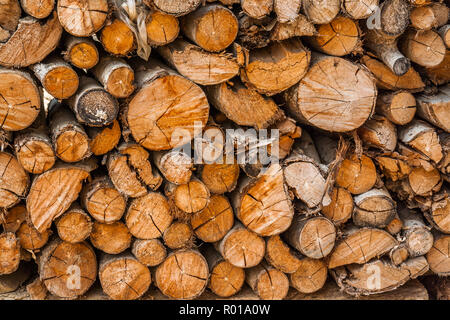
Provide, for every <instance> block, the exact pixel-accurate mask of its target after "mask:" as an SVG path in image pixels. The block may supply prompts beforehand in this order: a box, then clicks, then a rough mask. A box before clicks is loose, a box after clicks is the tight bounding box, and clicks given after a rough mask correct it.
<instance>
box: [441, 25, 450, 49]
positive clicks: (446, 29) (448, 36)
mask: <svg viewBox="0 0 450 320" xmlns="http://www.w3.org/2000/svg"><path fill="white" fill-rule="evenodd" d="M439 35H440V36H441V37H442V40H444V43H445V46H446V47H447V48H450V24H446V25H445V26H442V27H440V28H439Z"/></svg>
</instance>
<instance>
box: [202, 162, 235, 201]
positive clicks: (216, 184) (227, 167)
mask: <svg viewBox="0 0 450 320" xmlns="http://www.w3.org/2000/svg"><path fill="white" fill-rule="evenodd" d="M222 162H223V163H211V164H204V165H203V166H201V169H200V175H199V178H200V179H201V180H202V181H203V183H204V184H205V185H206V187H207V188H208V189H209V191H211V193H216V194H223V193H225V192H232V191H233V190H234V188H235V187H236V185H237V182H238V178H239V172H240V170H239V165H238V164H237V163H230V164H227V163H226V160H225V159H224V160H223V161H222Z"/></svg>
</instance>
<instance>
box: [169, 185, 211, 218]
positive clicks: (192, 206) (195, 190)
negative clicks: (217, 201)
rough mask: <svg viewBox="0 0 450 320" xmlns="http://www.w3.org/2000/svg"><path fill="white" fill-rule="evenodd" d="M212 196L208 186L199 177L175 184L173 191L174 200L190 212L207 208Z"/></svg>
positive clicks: (178, 206)
mask: <svg viewBox="0 0 450 320" xmlns="http://www.w3.org/2000/svg"><path fill="white" fill-rule="evenodd" d="M210 197H211V195H210V192H209V190H208V188H207V187H206V186H205V184H204V183H203V182H201V181H200V180H198V179H192V180H191V181H189V182H188V183H187V184H182V185H179V186H175V190H174V192H173V200H174V203H175V205H176V206H177V208H178V209H180V210H182V211H183V212H185V213H188V214H192V213H196V212H199V211H201V210H203V209H205V208H206V206H207V205H208V203H209V199H210Z"/></svg>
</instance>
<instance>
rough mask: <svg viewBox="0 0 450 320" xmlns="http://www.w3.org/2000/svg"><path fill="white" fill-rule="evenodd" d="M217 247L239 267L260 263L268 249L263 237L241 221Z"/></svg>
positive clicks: (217, 243)
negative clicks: (247, 227)
mask: <svg viewBox="0 0 450 320" xmlns="http://www.w3.org/2000/svg"><path fill="white" fill-rule="evenodd" d="M215 247H216V250H217V251H219V252H220V254H221V255H222V257H223V258H224V259H225V260H226V261H228V262H229V263H231V264H232V265H233V266H236V267H239V268H251V267H254V266H256V265H258V264H259V263H260V262H261V261H262V259H263V258H264V253H265V250H266V244H265V242H264V240H263V238H261V237H259V236H258V235H257V234H256V233H254V232H251V231H249V230H248V229H246V228H245V227H244V226H243V225H242V224H241V223H239V222H237V223H235V225H234V227H233V228H231V230H230V231H228V233H227V234H226V235H225V237H223V238H222V240H221V241H219V242H216V243H215Z"/></svg>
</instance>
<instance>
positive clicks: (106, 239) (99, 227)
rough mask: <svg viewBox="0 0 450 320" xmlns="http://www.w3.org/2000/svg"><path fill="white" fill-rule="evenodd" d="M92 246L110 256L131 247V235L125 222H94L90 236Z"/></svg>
mask: <svg viewBox="0 0 450 320" xmlns="http://www.w3.org/2000/svg"><path fill="white" fill-rule="evenodd" d="M89 239H90V240H91V243H92V245H93V246H94V247H95V248H97V249H99V250H101V251H103V252H105V253H108V254H119V253H121V252H123V251H125V250H126V249H128V248H129V247H130V245H131V233H130V232H129V231H128V228H127V226H126V225H125V224H124V223H123V222H120V221H118V222H114V223H111V224H105V223H100V222H98V221H95V222H94V225H93V226H92V232H91V234H90V236H89Z"/></svg>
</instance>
